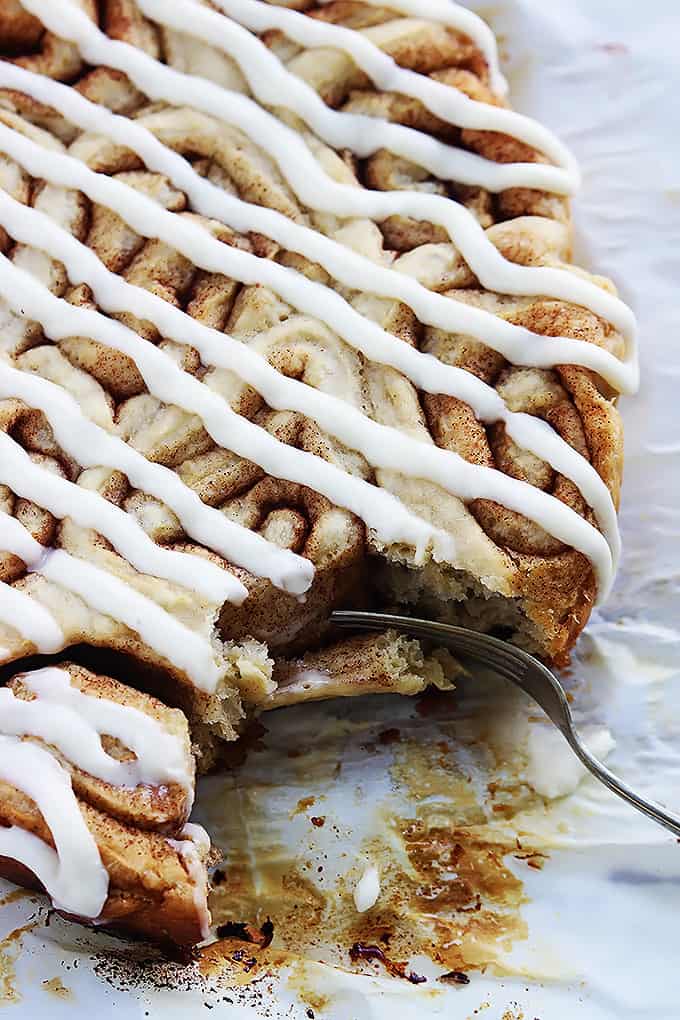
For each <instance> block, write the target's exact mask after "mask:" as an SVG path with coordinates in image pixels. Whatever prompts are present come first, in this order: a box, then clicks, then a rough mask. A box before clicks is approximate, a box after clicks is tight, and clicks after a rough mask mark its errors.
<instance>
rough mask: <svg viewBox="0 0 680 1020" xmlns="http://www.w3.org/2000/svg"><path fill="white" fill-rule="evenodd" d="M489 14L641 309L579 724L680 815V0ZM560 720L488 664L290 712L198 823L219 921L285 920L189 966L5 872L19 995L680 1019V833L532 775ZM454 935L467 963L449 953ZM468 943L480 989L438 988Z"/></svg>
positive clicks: (30, 1012)
mask: <svg viewBox="0 0 680 1020" xmlns="http://www.w3.org/2000/svg"><path fill="white" fill-rule="evenodd" d="M470 6H474V7H475V9H477V10H479V12H480V13H482V14H483V15H484V16H485V17H487V18H488V20H489V21H490V22H491V24H492V26H493V27H494V29H495V30H496V31H497V33H498V34H499V36H500V39H501V48H502V52H503V56H504V60H505V65H506V71H507V73H508V77H509V79H510V84H511V90H512V99H513V102H514V105H515V107H516V108H517V109H519V110H521V111H523V112H525V113H529V114H532V115H534V116H536V117H538V118H539V119H540V120H542V121H543V122H545V123H547V124H549V125H550V126H551V127H552V128H553V129H554V130H555V131H557V132H558V133H559V134H560V135H561V136H562V137H563V138H564V140H565V141H566V142H567V143H568V144H569V145H570V146H571V147H572V149H573V150H574V151H575V153H576V154H577V156H578V158H579V160H580V162H581V165H582V168H583V172H584V182H583V188H582V192H581V195H580V197H579V199H578V200H577V202H576V205H575V213H576V244H577V253H578V255H579V257H580V259H581V261H583V262H584V263H585V264H586V265H588V266H589V267H590V268H593V269H595V270H596V271H598V272H602V273H604V274H606V275H610V276H611V277H612V278H614V279H615V280H616V281H617V283H618V284H619V285H620V289H621V291H622V293H623V296H624V297H625V298H626V299H627V300H629V301H630V302H631V303H632V304H633V306H634V308H635V310H636V312H637V314H638V317H639V321H640V327H641V346H642V364H643V383H642V390H641V393H640V395H639V396H638V397H637V398H636V399H634V400H626V401H624V403H623V413H624V418H625V424H626V429H627V432H626V442H627V460H626V479H625V489H624V506H623V513H622V527H623V538H624V559H623V566H622V569H621V573H620V576H619V579H618V582H617V585H616V588H615V591H614V594H613V595H612V597H611V599H610V601H609V602H608V604H607V606H606V607H605V608H604V609H603V610H602V611H601V612H599V613H598V614H597V615H596V616H595V617H594V619H593V620H592V622H591V624H590V626H589V627H588V629H587V632H586V634H585V635H584V637H583V638H582V640H581V642H580V645H579V649H578V653H577V655H576V657H575V660H574V663H573V668H572V670H571V674H570V676H569V678H568V683H569V685H570V688H571V690H572V693H573V695H574V704H575V710H576V714H577V716H578V718H579V721H580V723H581V724H582V725H583V726H584V727H592V730H591V732H595V728H597V727H602V726H606V727H608V729H609V730H610V731H611V733H612V734H613V736H614V738H615V740H616V747H615V749H614V751H613V752H612V754H611V755H610V757H609V759H608V762H609V764H610V766H611V767H612V768H614V769H615V770H618V771H619V772H620V773H621V774H622V775H623V776H625V777H626V778H627V779H628V780H629V781H630V782H631V783H633V784H635V785H636V786H637V787H638V788H639V789H640V790H641V791H642V792H644V793H647V794H649V795H650V796H654V797H656V798H657V799H659V800H661V801H663V802H665V803H667V804H668V805H671V806H674V807H675V808H676V809H678V810H680V790H679V789H678V780H679V779H680V628H679V626H678V612H679V610H680V593H679V591H678V588H679V578H680V541H679V540H678V539H679V534H680V527H679V521H680V509H679V506H680V313H679V311H678V282H679V281H680V170H679V169H678V168H679V166H680V144H679V142H678V126H679V125H678V113H677V111H678V100H677V96H678V94H680V65H679V63H678V60H677V49H678V42H679V41H680V11H679V10H678V7H677V4H676V2H675V0H648V2H647V3H644V4H643V3H633V2H632V0H550V2H546V0H506V2H499V3H497V4H485V3H479V4H474V3H471V4H470ZM426 7H427V2H426V0H423V10H424V12H425V10H426ZM538 716H539V713H537V712H536V711H535V709H534V708H532V707H531V706H529V705H528V704H527V703H526V702H524V701H523V700H522V698H521V697H520V696H519V695H518V694H516V693H515V692H513V691H510V690H508V689H507V688H505V687H503V686H502V685H501V684H499V683H498V682H496V681H493V680H492V679H489V678H485V677H483V676H481V675H480V676H476V677H474V678H472V681H471V682H466V683H465V684H464V685H463V689H462V691H461V693H460V694H459V695H458V696H457V697H456V698H455V699H449V701H448V702H446V701H444V700H442V699H440V700H437V699H434V700H433V699H430V700H429V701H428V700H426V701H425V702H420V703H418V704H415V703H414V702H412V701H405V700H404V701H399V700H393V699H382V700H380V699H378V698H372V699H368V700H364V701H361V702H355V703H349V702H345V703H335V704H332V705H326V706H317V707H308V708H301V709H296V710H293V711H287V712H280V713H277V714H276V715H272V716H270V717H268V718H266V719H265V720H264V723H265V727H266V729H267V732H266V733H264V734H261V735H260V736H259V738H257V735H255V737H254V739H253V741H252V742H251V749H250V751H249V753H248V756H247V757H246V760H245V762H243V763H242V764H241V765H240V766H239V767H237V768H236V769H235V770H234V772H233V773H231V774H230V775H229V776H227V777H223V778H217V779H215V778H213V779H210V780H208V781H206V782H205V783H204V784H203V785H202V788H201V792H200V796H199V805H198V817H199V818H200V819H201V820H203V821H204V822H206V823H207V824H208V825H209V826H210V827H211V830H212V831H213V833H214V835H215V837H216V839H217V840H218V841H219V842H220V843H221V844H222V846H223V848H224V849H225V852H226V861H225V869H224V870H225V879H224V884H223V885H222V886H221V887H220V889H221V891H220V892H218V893H217V895H216V899H215V906H216V910H217V912H218V914H219V916H220V919H221V920H227V919H234V920H248V921H250V922H252V923H254V924H255V925H256V926H257V925H259V924H261V923H262V922H263V921H264V919H265V918H266V917H267V916H268V915H270V916H272V919H273V920H274V922H275V931H274V942H273V944H272V946H271V947H270V948H269V949H267V950H264V951H261V950H259V949H258V948H257V947H256V946H250V945H248V944H247V943H246V944H242V943H240V942H238V941H233V940H232V941H228V942H222V943H220V944H219V946H218V948H217V949H215V950H213V951H212V954H210V953H208V954H207V955H205V956H204V958H203V959H202V960H201V961H200V963H194V964H192V965H190V966H189V967H182V966H179V965H169V964H167V963H165V962H161V961H158V960H154V959H151V958H150V957H149V954H148V953H147V952H146V951H144V950H140V949H138V950H130V949H129V948H126V947H124V946H121V945H120V944H117V943H114V942H113V941H112V940H104V941H101V940H98V941H93V939H92V936H90V935H89V934H88V933H86V932H84V931H83V930H81V929H78V928H77V927H74V926H67V925H65V924H64V923H63V922H61V921H59V920H58V919H56V918H54V917H53V916H52V917H50V916H49V915H48V913H47V910H46V907H45V904H44V901H42V900H41V899H40V898H38V897H32V896H29V895H27V894H24V893H16V894H13V893H12V891H11V887H10V886H9V885H3V886H2V887H1V888H0V895H2V894H3V893H5V892H6V893H7V894H8V895H9V898H8V899H7V900H6V901H5V902H4V904H3V905H2V906H1V907H0V940H3V939H4V941H2V942H1V943H0V1004H2V1005H3V1006H5V1007H6V1008H7V1009H8V1016H12V1015H13V1016H14V1017H16V1018H17V1020H19V1018H21V1020H23V1018H27V1020H28V1018H31V1020H43V1018H48V1017H49V1018H50V1020H52V1018H54V1020H59V1018H61V1017H69V1018H71V1020H72V1018H76V1017H77V1018H80V1017H85V1016H91V1015H95V1014H96V1016H97V1018H98V1020H109V1018H114V1017H115V1018H119V1020H133V1018H135V1020H136V1018H141V1017H147V1016H148V1017H159V1018H160V1017H162V1018H163V1020H175V1018H180V1017H182V1018H189V1017H190V1018H194V1017H202V1016H206V1017H207V1016H210V1017H220V1018H232V1017H257V1016H267V1017H271V1018H278V1017H311V1016H314V1017H322V1018H337V1020H367V1018H375V1020H384V1018H386V1020H387V1018H388V1020H395V1018H399V1020H409V1018H412V1017H413V1018H416V1017H417V1018H423V1017H427V1018H429V1017H432V1018H435V1017H447V1018H449V1020H458V1018H461V1020H462V1018H468V1017H470V1018H471V1017H473V1016H475V1015H479V1016H481V1017H483V1018H484V1020H501V1018H503V1020H524V1018H526V1020H534V1018H536V1020H572V1018H576V1017H578V1018H581V1017H583V1018H588V1020H633V1018H642V1017H644V1018H648V1017H654V1018H656V1020H677V1018H678V1017H679V1016H680V1006H679V1005H678V1003H680V968H678V966H677V959H676V958H677V948H676V947H677V937H676V931H677V917H678V916H679V914H680V846H678V843H677V842H676V840H675V839H673V838H672V837H671V836H670V835H668V834H666V833H664V832H663V831H662V830H661V829H659V828H657V827H655V826H654V825H653V824H652V823H650V822H648V821H646V820H645V819H644V818H642V817H641V816H639V815H637V814H636V813H635V812H633V811H632V810H630V809H628V808H626V807H625V806H624V805H622V804H621V803H620V802H619V801H617V800H616V799H615V798H614V797H613V796H612V795H610V794H608V793H607V792H606V791H605V790H603V789H601V788H600V787H598V786H597V785H596V784H595V783H594V782H593V781H591V780H590V779H585V780H584V781H583V782H581V783H580V785H579V786H578V789H577V790H576V792H575V793H574V794H573V795H571V796H569V797H567V798H565V799H561V800H557V801H547V800H545V799H544V798H541V797H539V796H537V795H536V794H535V793H534V792H533V790H532V789H531V786H530V784H529V783H528V782H527V778H530V777H531V776H532V774H533V775H534V778H535V775H536V774H537V773H538V775H539V777H540V775H541V774H543V771H544V770H545V769H546V768H547V765H557V766H560V764H561V763H562V762H565V766H564V767H565V768H566V767H567V766H566V762H568V760H569V759H568V757H566V758H565V757H560V755H565V754H566V752H564V751H563V750H562V749H561V748H560V747H559V745H558V744H557V743H556V744H555V747H554V750H549V752H548V759H547V764H546V758H545V756H544V757H543V758H540V759H535V758H533V757H532V755H531V754H530V748H532V747H535V746H536V743H537V741H538V742H545V739H547V740H550V737H548V738H545V725H544V723H542V722H541V720H540V718H538ZM537 734H538V736H537ZM553 756H554V760H553ZM532 770H533V773H532ZM538 785H540V783H539V784H538ZM447 831H448V832H453V833H454V834H455V838H452V839H451V840H450V845H446V846H443V845H442V840H443V838H444V837H442V836H441V833H443V832H447ZM438 834H439V835H438ZM433 841H434V842H435V843H437V841H439V842H438V844H437V847H436V853H433V852H432V850H431V847H432V845H433ZM458 848H459V849H458ZM370 862H373V863H376V864H377V865H378V867H379V869H380V871H381V882H382V893H381V897H380V898H379V900H378V903H377V905H376V908H374V911H372V912H370V913H369V914H368V915H363V916H362V917H361V918H360V917H359V915H357V914H356V911H355V910H354V907H353V904H352V889H353V886H354V884H355V882H356V880H357V879H358V877H359V876H360V874H361V873H362V871H363V869H364V868H365V867H366V865H367V864H368V863H370ZM461 883H467V885H466V886H465V890H464V892H465V895H463V894H462V893H461ZM466 895H467V896H468V899H467V900H466V899H465V896H466ZM478 902H479V906H477V903H478ZM296 904H297V907H296ZM249 911H250V915H249V916H246V915H247V914H248V912H249ZM296 911H297V912H296ZM231 914H233V915H234V916H233V917H232V918H230V915H231ZM381 935H383V936H386V937H387V941H385V942H384V943H382V944H383V945H384V946H385V955H386V958H387V959H388V960H390V961H391V962H395V961H396V962H405V963H407V964H408V966H407V968H406V973H412V974H416V975H418V976H420V977H426V978H427V980H426V981H425V982H422V983H420V984H412V983H410V982H409V981H407V980H404V979H403V978H399V977H390V976H389V975H388V974H387V972H386V970H385V967H384V966H383V965H382V964H381V963H380V962H372V963H366V962H364V963H362V964H361V965H360V966H359V967H358V968H354V967H353V965H352V964H351V962H350V958H349V952H348V951H349V947H350V945H351V944H352V942H353V941H358V940H362V939H365V938H368V939H369V940H371V941H374V940H375V939H379V938H380V936H381ZM430 937H431V940H432V947H434V948H436V949H437V950H438V952H439V954H440V958H441V959H442V960H443V961H445V962H444V963H440V964H439V965H436V964H435V963H433V961H432V959H431V956H432V953H426V952H424V951H423V947H425V946H426V945H427V940H428V938H430ZM93 946H94V947H95V950H94V955H93ZM104 946H105V947H107V948H106V949H104V948H102V947H104ZM241 950H242V952H241ZM435 955H436V953H435ZM234 956H236V959H233V957H234ZM251 960H252V961H254V962H252V963H251ZM446 961H448V965H449V966H450V968H451V969H452V970H453V969H456V968H457V966H460V968H461V970H462V972H463V973H464V974H465V975H466V977H467V979H468V981H469V983H467V984H457V983H454V984H444V983H442V982H441V981H439V980H438V976H439V975H441V972H442V968H443V966H445V965H446Z"/></svg>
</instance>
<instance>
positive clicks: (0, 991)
mask: <svg viewBox="0 0 680 1020" xmlns="http://www.w3.org/2000/svg"><path fill="white" fill-rule="evenodd" d="M12 895H13V894H12V893H10V894H9V896H10V897H11V896H12ZM8 899H9V897H7V898H6V899H5V902H8ZM35 926H36V922H35V921H34V922H32V923H31V924H25V925H23V927H21V928H15V929H14V931H11V932H10V933H9V935H6V936H5V938H4V939H2V941H0V1005H6V1006H8V1005H12V1004H14V1003H16V1002H20V1001H21V996H20V995H19V992H18V991H17V987H16V970H15V964H16V961H17V958H18V956H19V953H20V952H21V945H22V941H23V937H24V935H25V934H26V932H29V931H32V930H33V929H34V928H35Z"/></svg>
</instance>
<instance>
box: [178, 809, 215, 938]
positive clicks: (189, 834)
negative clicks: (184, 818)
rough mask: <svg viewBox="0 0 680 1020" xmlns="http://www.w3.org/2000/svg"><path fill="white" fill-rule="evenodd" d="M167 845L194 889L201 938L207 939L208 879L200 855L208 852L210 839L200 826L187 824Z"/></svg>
mask: <svg viewBox="0 0 680 1020" xmlns="http://www.w3.org/2000/svg"><path fill="white" fill-rule="evenodd" d="M168 844H169V845H170V846H171V847H172V849H173V850H175V851H176V852H177V853H178V854H179V855H180V857H181V858H182V860H183V861H184V866H185V867H186V870H187V875H188V876H189V878H190V879H191V882H192V884H193V887H194V905H195V907H196V912H197V914H198V917H199V920H200V925H201V938H203V939H207V938H208V937H209V935H210V910H209V909H208V879H207V873H206V870H205V865H204V863H203V860H202V856H201V855H202V854H206V853H207V852H208V851H209V850H210V837H209V836H208V833H207V832H206V831H205V829H204V828H203V827H202V826H201V825H196V823H195V822H187V823H186V825H185V826H184V828H183V829H182V831H181V833H180V834H179V837H178V839H169V840H168Z"/></svg>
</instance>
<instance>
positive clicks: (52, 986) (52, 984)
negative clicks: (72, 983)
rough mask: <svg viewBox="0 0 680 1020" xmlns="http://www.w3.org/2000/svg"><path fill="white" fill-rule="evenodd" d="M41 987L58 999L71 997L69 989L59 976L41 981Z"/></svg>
mask: <svg viewBox="0 0 680 1020" xmlns="http://www.w3.org/2000/svg"><path fill="white" fill-rule="evenodd" d="M42 987H43V988H44V989H45V991H46V992H49V993H50V994H51V995H55V996H56V997H57V998H58V999H71V998H73V993H72V992H71V989H70V988H67V987H66V985H65V984H64V983H63V981H62V980H61V978H59V977H53V978H50V979H49V981H43V982H42Z"/></svg>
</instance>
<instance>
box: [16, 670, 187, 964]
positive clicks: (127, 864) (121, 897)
mask: <svg viewBox="0 0 680 1020" xmlns="http://www.w3.org/2000/svg"><path fill="white" fill-rule="evenodd" d="M62 668H64V669H66V670H67V671H68V673H69V675H70V677H71V683H72V684H73V685H74V686H76V687H78V689H80V690H82V691H83V693H86V694H87V695H88V696H91V697H98V698H104V699H106V700H110V701H113V702H115V703H117V704H121V705H128V706H131V707H133V708H136V709H137V710H138V711H142V712H145V713H146V714H147V715H149V716H151V717H152V718H153V719H156V720H157V721H158V722H159V723H161V725H162V726H163V728H164V729H166V730H167V731H168V732H169V733H172V734H173V735H174V736H176V737H178V738H179V739H180V740H182V742H183V743H184V744H185V747H186V757H187V767H188V769H189V770H190V772H193V760H192V758H191V753H190V746H189V731H188V726H187V721H186V719H185V718H184V716H182V713H181V712H179V711H177V710H175V709H168V708H167V707H166V706H165V705H162V704H161V703H160V702H159V701H157V700H156V699H155V698H151V697H149V695H146V694H140V693H139V692H138V691H135V690H132V689H131V688H129V687H126V686H125V685H123V684H121V683H119V682H118V681H115V680H112V679H111V678H110V677H107V676H102V675H95V674H93V673H91V672H90V671H88V670H86V669H83V668H82V667H80V666H77V665H74V664H73V663H66V664H64V666H63V667H62ZM9 686H10V687H11V688H12V689H13V691H14V693H15V695H16V696H17V697H21V698H30V697H31V694H30V692H29V691H28V689H27V687H26V685H25V683H24V682H23V680H22V675H21V674H20V675H18V676H17V677H15V678H13V680H11V681H10V685H9ZM31 739H35V738H31ZM37 742H38V743H41V741H37ZM102 743H103V744H104V746H105V748H106V750H107V752H108V753H109V754H112V755H113V756H114V757H116V758H118V759H119V760H125V757H126V756H127V757H129V755H130V753H131V752H130V751H129V749H125V748H123V747H122V746H121V745H120V744H119V742H116V741H113V740H112V739H110V738H109V740H108V741H106V742H105V741H104V740H102ZM43 746H45V745H43ZM49 749H50V751H51V752H52V753H53V754H54V756H55V757H56V758H57V760H58V761H60V763H61V764H62V765H63V766H64V767H65V768H67V769H68V771H69V772H70V773H71V777H72V783H73V790H74V793H75V794H76V796H77V800H78V805H79V807H80V810H81V812H82V815H83V817H84V819H85V822H86V824H87V827H88V828H89V830H90V832H91V833H92V835H93V837H94V839H95V842H96V844H97V847H98V849H99V852H100V855H101V860H102V864H103V865H104V867H105V868H106V871H107V872H108V875H109V883H110V884H109V893H108V898H107V900H106V903H105V906H104V908H103V910H102V913H101V916H100V918H98V923H105V924H107V925H114V926H115V927H116V928H117V929H119V930H121V931H125V932H127V933H130V934H135V935H143V936H144V937H146V938H148V939H152V940H154V941H160V942H164V941H169V942H172V943H175V944H177V945H193V944H195V943H196V942H200V941H201V939H202V937H203V936H202V934H201V931H202V929H201V923H202V919H201V915H200V913H199V911H198V909H197V903H198V902H199V900H200V897H199V896H197V890H196V876H195V875H192V874H190V873H189V870H188V866H187V863H186V861H185V859H184V858H183V856H182V854H181V852H180V851H179V849H178V848H177V845H176V843H173V842H172V841H169V840H170V838H171V837H175V838H177V837H179V836H180V835H181V833H182V830H183V828H184V824H185V822H186V820H187V815H188V812H189V810H190V806H191V803H190V799H189V798H191V799H193V787H192V789H191V791H186V790H184V789H182V788H180V787H178V786H173V785H170V786H168V787H165V786H157V787H152V788H144V787H137V788H136V789H131V788H129V787H113V786H111V785H110V784H108V783H105V782H103V781H102V780H100V779H98V778H96V777H94V776H91V775H88V774H86V773H84V772H82V771H81V770H80V769H78V768H76V767H74V766H73V765H72V764H71V763H70V762H68V760H67V759H66V758H65V756H64V755H63V754H61V753H59V752H57V751H55V749H54V748H49ZM0 825H16V826H18V827H19V828H21V829H23V830H24V831H26V832H30V833H33V834H34V835H35V836H37V837H38V838H39V839H42V840H44V841H45V842H46V843H47V844H48V845H50V846H52V847H53V846H54V842H53V839H52V835H51V832H50V830H49V827H48V826H47V824H46V823H45V820H44V818H43V816H42V814H41V813H40V811H39V809H38V808H37V806H36V804H35V802H34V801H33V800H31V798H29V797H27V796H26V795H25V794H24V793H23V792H21V791H20V790H18V789H17V788H16V787H14V786H12V785H10V784H9V783H7V782H4V781H3V780H1V779H0ZM198 854H199V856H198V859H199V860H200V859H201V858H205V856H206V855H205V853H204V852H203V851H201V850H200V849H199V851H198ZM204 864H205V861H204ZM0 875H2V876H3V877H5V878H9V879H10V880H12V881H15V882H18V883H19V884H20V885H25V886H28V887H29V888H40V886H39V883H37V880H36V879H35V876H32V875H31V874H30V872H27V869H26V868H24V867H23V866H21V865H20V864H18V863H17V862H16V861H11V860H9V859H8V858H3V857H0ZM203 882H204V883H207V875H206V874H205V872H204V874H203Z"/></svg>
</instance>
